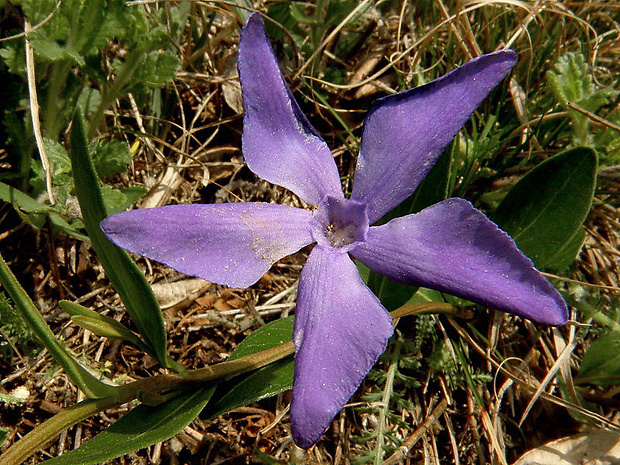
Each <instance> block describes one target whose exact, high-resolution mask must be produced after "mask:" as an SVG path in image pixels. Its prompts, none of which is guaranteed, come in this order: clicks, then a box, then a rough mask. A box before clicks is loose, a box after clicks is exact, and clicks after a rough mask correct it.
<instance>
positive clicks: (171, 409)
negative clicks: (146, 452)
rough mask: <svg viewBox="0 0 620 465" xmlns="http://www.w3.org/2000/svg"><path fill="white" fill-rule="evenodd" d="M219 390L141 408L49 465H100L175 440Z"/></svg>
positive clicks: (184, 395)
mask: <svg viewBox="0 0 620 465" xmlns="http://www.w3.org/2000/svg"><path fill="white" fill-rule="evenodd" d="M214 390H215V387H213V386H211V387H203V388H199V389H197V390H196V391H194V392H190V393H186V394H181V395H180V396H178V397H175V398H174V399H171V400H169V401H167V402H164V403H162V404H160V405H157V406H148V405H139V406H137V407H136V408H134V409H133V410H132V411H130V412H129V413H127V414H126V415H125V416H123V417H122V418H121V419H119V420H118V421H117V422H116V423H114V424H113V425H112V426H110V427H109V428H107V429H106V430H104V431H102V432H101V433H99V434H98V435H97V436H95V437H94V438H93V439H91V440H90V441H88V442H86V443H84V445H82V446H81V447H79V448H77V449H75V450H72V451H70V452H68V453H66V454H64V455H61V456H60V457H56V458H53V459H51V460H46V461H45V462H43V463H45V464H47V465H90V464H100V463H104V462H105V461H107V460H111V459H113V458H116V457H120V456H121V455H124V454H127V453H129V452H133V451H135V450H139V449H143V448H145V447H148V446H151V445H153V444H155V443H158V442H161V441H165V440H166V439H169V438H171V437H172V436H174V435H175V434H177V433H178V432H179V431H181V430H182V429H183V428H185V427H186V426H187V425H189V424H190V423H191V422H192V421H193V420H194V418H196V417H197V416H198V414H199V413H200V411H201V410H202V409H203V408H204V406H205V405H206V404H207V402H208V401H209V399H210V398H211V396H212V395H213V391H214Z"/></svg>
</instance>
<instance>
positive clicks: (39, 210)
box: [0, 182, 90, 242]
mask: <svg viewBox="0 0 620 465" xmlns="http://www.w3.org/2000/svg"><path fill="white" fill-rule="evenodd" d="M0 200H2V201H4V202H6V203H8V204H11V205H12V206H13V208H15V210H17V212H18V213H20V214H22V218H24V219H25V220H26V221H27V222H29V223H30V224H33V225H34V226H36V227H42V226H43V225H44V224H45V217H42V216H40V215H43V214H47V215H49V219H50V221H51V223H52V225H54V226H55V227H57V228H58V229H60V230H61V231H64V232H65V233H67V234H69V235H70V236H73V237H75V238H76V239H79V240H81V241H85V242H90V239H89V238H88V237H87V236H85V235H84V234H82V233H80V232H79V231H78V230H77V229H75V228H74V227H73V226H71V225H70V224H69V223H67V221H65V220H64V219H63V218H61V217H60V215H58V213H56V209H55V208H54V207H51V206H49V205H44V204H42V203H39V202H37V201H36V200H35V199H33V198H32V197H30V196H28V195H26V194H24V193H23V192H21V191H19V190H17V189H15V188H14V187H11V186H9V185H7V184H4V183H3V182H0ZM24 214H27V216H28V217H29V218H26V217H25V216H24ZM37 218H38V221H37Z"/></svg>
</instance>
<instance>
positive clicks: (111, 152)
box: [91, 140, 132, 178]
mask: <svg viewBox="0 0 620 465" xmlns="http://www.w3.org/2000/svg"><path fill="white" fill-rule="evenodd" d="M91 153H92V157H93V164H94V165H95V170H96V171H97V174H98V175H99V177H100V178H107V177H110V176H114V175H115V174H118V173H124V172H125V171H127V165H129V163H131V159H132V156H131V151H130V150H129V147H128V145H127V144H126V143H125V142H120V141H114V140H113V141H99V142H97V144H96V145H95V146H94V147H93V148H92V151H91Z"/></svg>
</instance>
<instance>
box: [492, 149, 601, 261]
mask: <svg viewBox="0 0 620 465" xmlns="http://www.w3.org/2000/svg"><path fill="white" fill-rule="evenodd" d="M596 168H597V161H596V153H595V152H594V151H593V150H591V149H589V148H582V147H578V148H575V149H571V150H567V151H566V152H562V153H560V154H559V155H556V156H555V157H553V158H550V159H548V160H546V161H544V162H543V163H541V164H540V165H538V166H537V167H536V168H534V169H533V170H532V171H531V172H529V173H528V174H527V175H526V176H524V177H523V178H522V179H521V180H520V181H519V182H518V183H517V184H516V185H515V186H514V187H513V188H512V189H511V190H510V192H508V194H507V195H506V197H505V198H504V200H503V201H502V202H501V203H500V205H499V206H498V207H497V210H496V211H495V213H493V215H492V216H491V219H492V220H493V221H494V222H495V223H497V225H498V226H499V227H500V228H502V229H503V230H504V231H506V232H507V233H508V234H510V235H511V236H512V238H513V239H514V240H515V241H516V243H517V245H518V246H519V248H520V249H521V250H522V251H523V253H525V254H526V255H527V256H528V257H530V258H531V259H532V260H533V261H534V264H535V265H536V266H537V267H538V268H557V267H558V265H565V260H563V259H562V258H561V251H562V249H565V248H566V247H568V245H569V243H570V242H571V241H572V240H575V238H574V237H575V234H576V232H577V231H578V230H579V228H580V227H581V224H582V223H583V221H584V220H585V218H586V216H587V215H588V212H589V211H590V205H591V204H592V196H593V194H594V187H595V184H596Z"/></svg>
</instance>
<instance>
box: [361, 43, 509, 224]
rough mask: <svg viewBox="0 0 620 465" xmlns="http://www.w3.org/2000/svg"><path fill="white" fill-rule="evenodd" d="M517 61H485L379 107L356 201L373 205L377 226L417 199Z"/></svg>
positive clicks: (502, 56)
mask: <svg viewBox="0 0 620 465" xmlns="http://www.w3.org/2000/svg"><path fill="white" fill-rule="evenodd" d="M516 61H517V57H516V54H515V53H514V52H513V51H512V50H500V51H497V52H494V53H490V54H488V55H482V56H479V57H477V58H474V59H473V60H471V61H469V62H467V63H465V64H464V65H463V66H461V67H460V68H457V69H455V70H453V71H451V72H450V73H448V74H446V75H445V76H442V77H440V78H438V79H435V80H434V81H432V82H430V83H428V84H425V85H423V86H420V87H416V88H414V89H411V90H407V91H404V92H400V93H398V94H395V95H391V96H388V97H384V98H382V99H379V100H377V101H376V102H374V103H373V105H372V106H371V108H370V110H369V111H368V115H367V116H366V121H365V122H364V132H363V135H362V146H361V149H360V155H359V157H358V160H357V167H356V170H355V178H354V183H353V193H352V195H351V199H353V200H358V201H362V202H366V203H367V205H368V215H369V219H370V223H371V224H372V223H374V222H375V221H377V220H378V219H379V218H381V217H382V216H383V215H384V214H385V213H387V212H389V211H390V210H392V209H393V208H394V207H396V206H397V205H398V204H399V203H400V202H402V201H403V200H405V199H406V198H407V197H409V196H410V195H411V194H412V193H413V191H414V190H415V189H416V187H417V186H418V184H419V183H420V182H421V181H422V179H423V178H424V176H426V174H427V173H428V172H429V171H430V169H431V168H432V167H433V165H434V164H435V161H436V160H437V158H438V157H439V155H441V152H442V151H443V150H444V149H445V148H446V146H447V145H448V144H449V143H450V141H451V140H452V139H453V137H454V136H455V135H456V133H457V132H458V131H459V129H460V128H461V126H463V124H465V122H466V121H467V119H468V118H469V117H470V116H471V114H472V113H473V112H474V110H475V109H476V108H477V107H478V105H480V103H481V102H482V100H483V99H484V98H485V97H486V96H487V95H488V94H489V92H491V90H492V89H493V88H494V87H495V86H496V85H497V84H498V83H499V82H500V81H501V80H502V79H503V78H504V77H505V76H506V75H507V74H508V72H509V71H510V69H511V68H512V67H513V65H514V64H515V63H516Z"/></svg>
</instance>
